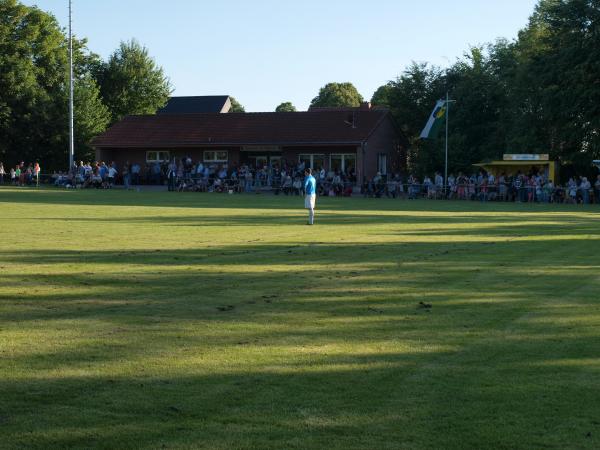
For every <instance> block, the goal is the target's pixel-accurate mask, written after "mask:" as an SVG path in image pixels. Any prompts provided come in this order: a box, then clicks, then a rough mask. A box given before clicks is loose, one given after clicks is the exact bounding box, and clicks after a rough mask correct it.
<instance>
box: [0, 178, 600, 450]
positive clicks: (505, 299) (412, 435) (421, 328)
mask: <svg viewBox="0 0 600 450" xmlns="http://www.w3.org/2000/svg"><path fill="white" fill-rule="evenodd" d="M302 206H303V204H302V200H301V199H300V198H298V197H295V198H286V197H273V196H259V195H256V196H253V195H252V196H228V195H218V194H177V193H150V192H147V193H144V192H141V193H138V192H123V191H110V192H109V191H94V190H89V191H54V190H42V191H34V190H24V191H18V190H13V189H6V188H5V189H1V190H0V238H1V239H0V240H1V248H0V447H1V448H3V449H10V448H40V449H50V448H86V449H87V448H106V449H118V448H126V449H132V448H152V449H154V448H170V449H171V448H189V449H192V448H194V449H195V448H205V449H344V450H347V449H376V450H380V449H402V448H406V449H487V448H504V449H536V448H554V449H564V448H577V449H579V448H589V449H594V448H599V447H600V208H598V207H594V206H590V207H582V206H574V205H571V206H559V205H550V206H547V205H546V206H543V205H519V204H516V205H515V204H481V203H455V202H408V201H399V200H396V201H394V200H374V199H329V198H325V199H320V200H319V202H318V207H319V210H318V215H317V225H315V226H314V227H308V226H306V225H304V223H305V212H304V211H303V210H302V209H301V207H302ZM420 302H424V303H426V304H428V305H431V308H420V307H419V303H420Z"/></svg>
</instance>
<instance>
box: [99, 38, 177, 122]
mask: <svg viewBox="0 0 600 450" xmlns="http://www.w3.org/2000/svg"><path fill="white" fill-rule="evenodd" d="M96 76H97V78H98V81H99V84H100V92H101V94H102V98H103V100H104V103H105V104H106V105H107V106H108V108H109V110H110V113H111V115H112V121H113V122H115V121H118V120H120V119H121V118H123V117H124V116H126V115H132V114H154V113H156V111H157V110H158V109H159V108H161V107H163V106H164V105H165V104H166V102H167V100H168V99H169V95H170V94H171V84H170V82H169V80H168V78H167V77H166V76H165V74H164V71H163V69H162V67H159V66H158V65H157V64H156V62H155V61H154V60H153V59H152V58H151V57H150V55H149V53H148V49H147V48H146V47H144V46H142V45H140V43H139V42H137V41H136V40H135V39H133V40H131V41H129V42H121V45H120V46H119V48H118V49H117V50H116V51H115V52H114V53H113V54H112V55H111V56H110V58H109V60H108V63H106V64H105V65H103V66H101V67H100V68H99V70H98V73H97V74H96Z"/></svg>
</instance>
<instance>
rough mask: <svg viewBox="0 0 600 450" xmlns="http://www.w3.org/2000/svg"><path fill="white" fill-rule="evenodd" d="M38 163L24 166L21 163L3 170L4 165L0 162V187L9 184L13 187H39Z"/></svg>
mask: <svg viewBox="0 0 600 450" xmlns="http://www.w3.org/2000/svg"><path fill="white" fill-rule="evenodd" d="M40 173H41V168H40V163H39V162H37V161H36V162H35V163H29V164H25V162H24V161H21V162H20V163H19V164H17V165H16V166H14V167H10V169H5V168H4V163H2V162H0V185H2V184H5V183H10V184H11V185H13V186H39V184H40Z"/></svg>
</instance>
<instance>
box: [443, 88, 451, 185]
mask: <svg viewBox="0 0 600 450" xmlns="http://www.w3.org/2000/svg"><path fill="white" fill-rule="evenodd" d="M449 118H450V94H449V92H446V169H445V173H444V187H445V189H446V190H447V189H448V120H449ZM446 193H447V192H446Z"/></svg>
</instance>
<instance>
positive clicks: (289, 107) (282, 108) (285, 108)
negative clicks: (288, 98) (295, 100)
mask: <svg viewBox="0 0 600 450" xmlns="http://www.w3.org/2000/svg"><path fill="white" fill-rule="evenodd" d="M275 112H296V107H295V106H294V105H293V104H292V102H284V103H282V104H280V105H279V106H278V107H277V108H275Z"/></svg>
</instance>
